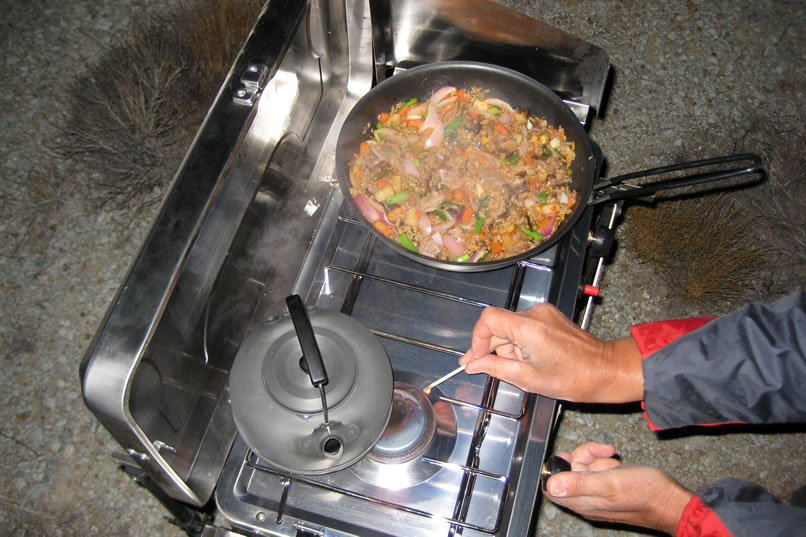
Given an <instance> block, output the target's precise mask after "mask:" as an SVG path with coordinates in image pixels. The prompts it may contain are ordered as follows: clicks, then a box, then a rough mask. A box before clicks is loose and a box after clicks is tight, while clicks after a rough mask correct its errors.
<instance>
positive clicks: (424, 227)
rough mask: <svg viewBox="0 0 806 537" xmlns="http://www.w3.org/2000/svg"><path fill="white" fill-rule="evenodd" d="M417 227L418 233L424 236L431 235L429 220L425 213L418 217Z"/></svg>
mask: <svg viewBox="0 0 806 537" xmlns="http://www.w3.org/2000/svg"><path fill="white" fill-rule="evenodd" d="M417 226H418V227H419V228H420V231H422V232H423V233H425V234H426V235H430V234H431V219H430V218H429V217H428V215H427V214H426V213H422V214H421V215H420V218H419V220H417Z"/></svg>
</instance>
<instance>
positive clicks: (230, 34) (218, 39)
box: [177, 0, 264, 104]
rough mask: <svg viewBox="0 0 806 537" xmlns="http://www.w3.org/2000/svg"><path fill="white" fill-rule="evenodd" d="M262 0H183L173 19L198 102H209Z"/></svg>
mask: <svg viewBox="0 0 806 537" xmlns="http://www.w3.org/2000/svg"><path fill="white" fill-rule="evenodd" d="M263 3H264V2H263V0H187V1H186V2H185V4H184V5H183V8H182V10H181V12H180V15H179V16H178V17H177V20H179V21H180V23H179V24H178V25H177V31H178V32H179V36H180V39H181V40H182V42H183V45H184V46H185V47H186V48H187V50H188V52H189V53H190V55H191V57H192V58H193V62H194V65H195V67H196V73H197V76H198V80H199V84H200V92H201V95H200V102H201V103H202V104H209V103H211V102H212V101H213V98H214V97H215V95H216V93H217V92H218V89H219V87H220V86H221V83H222V82H223V81H224V78H225V77H226V75H227V73H228V72H229V69H230V67H231V66H232V63H233V61H234V60H235V58H236V56H237V54H238V51H239V50H240V48H241V46H242V45H243V44H244V42H245V41H246V38H247V36H248V35H249V31H250V30H251V29H252V26H253V25H254V24H255V21H256V20H257V17H258V15H259V14H260V10H261V9H262V7H263Z"/></svg>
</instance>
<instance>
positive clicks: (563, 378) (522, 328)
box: [459, 304, 644, 403]
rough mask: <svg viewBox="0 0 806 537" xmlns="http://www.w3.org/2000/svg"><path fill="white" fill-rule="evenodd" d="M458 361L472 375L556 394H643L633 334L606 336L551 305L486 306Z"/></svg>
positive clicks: (633, 397)
mask: <svg viewBox="0 0 806 537" xmlns="http://www.w3.org/2000/svg"><path fill="white" fill-rule="evenodd" d="M492 352H495V354H491V353H492ZM459 364H460V365H464V366H465V371H466V372H467V373H469V374H474V373H487V374H490V375H492V376H494V377H497V378H500V379H501V380H504V381H506V382H509V383H510V384H514V385H515V386H518V387H519V388H521V389H522V390H526V391H528V392H534V393H539V394H541V395H545V396H548V397H553V398H555V399H565V400H568V401H578V402H588V403H625V402H630V401H639V400H641V399H642V398H643V395H644V377H643V371H642V369H641V353H640V351H639V349H638V345H637V344H636V343H635V341H634V340H633V339H632V338H623V339H618V340H614V341H602V340H600V339H598V338H596V337H594V336H592V335H591V334H589V333H588V332H585V331H584V330H582V329H581V328H579V327H578V326H577V325H575V324H574V323H573V322H571V321H570V320H568V318H566V317H565V316H564V315H563V314H562V313H561V312H560V311H559V310H558V309H557V308H556V307H554V306H552V305H551V304H538V305H536V306H533V307H531V308H529V309H526V310H522V311H518V312H512V311H508V310H504V309H501V308H495V307H489V308H486V309H485V310H484V311H482V313H481V316H480V317H479V320H478V321H477V322H476V324H475V326H474V327H473V335H472V344H471V348H470V350H468V351H467V352H466V353H465V355H464V356H463V357H462V358H461V359H460V360H459Z"/></svg>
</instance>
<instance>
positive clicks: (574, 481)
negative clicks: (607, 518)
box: [546, 472, 601, 498]
mask: <svg viewBox="0 0 806 537" xmlns="http://www.w3.org/2000/svg"><path fill="white" fill-rule="evenodd" d="M597 474H598V472H560V473H559V474H556V475H553V476H551V477H550V478H549V480H548V482H547V483H546V489H547V490H548V492H549V494H551V495H552V496H554V497H555V498H573V497H574V496H599V495H600V494H601V491H600V490H599V489H600V488H601V487H600V486H599V485H600V482H601V479H599V478H600V477H601V475H597Z"/></svg>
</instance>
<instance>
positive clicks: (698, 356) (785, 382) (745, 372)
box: [643, 291, 806, 429]
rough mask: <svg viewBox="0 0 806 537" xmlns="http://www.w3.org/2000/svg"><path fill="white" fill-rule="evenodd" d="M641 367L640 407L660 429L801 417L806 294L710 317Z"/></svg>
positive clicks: (805, 416)
mask: <svg viewBox="0 0 806 537" xmlns="http://www.w3.org/2000/svg"><path fill="white" fill-rule="evenodd" d="M643 370H644V405H645V410H646V412H647V416H648V418H649V419H650V421H651V422H652V424H653V425H654V426H656V427H658V428H661V429H666V428H672V427H682V426H686V425H704V424H718V423H736V422H741V423H796V422H800V423H802V422H806V389H804V384H806V292H803V291H801V292H798V293H795V294H792V295H789V296H787V297H785V298H782V299H781V300H779V301H777V302H775V303H774V304H771V305H765V304H758V303H754V304H749V305H747V306H745V307H743V308H741V309H740V310H738V311H736V312H734V313H731V314H729V315H725V316H724V317H720V318H718V319H715V320H713V321H711V322H710V323H708V324H706V325H704V326H702V327H701V328H699V329H697V330H695V331H693V332H689V333H688V334H685V335H683V336H681V337H679V338H678V339H676V340H675V341H673V342H671V343H669V344H668V345H666V346H665V347H662V348H661V349H660V350H658V351H655V352H654V353H652V354H651V355H649V356H648V357H646V359H645V360H644V362H643Z"/></svg>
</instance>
